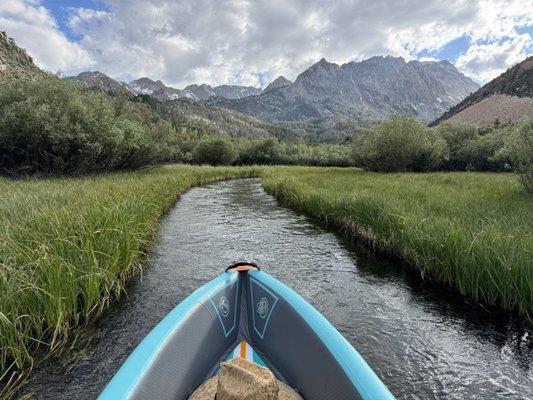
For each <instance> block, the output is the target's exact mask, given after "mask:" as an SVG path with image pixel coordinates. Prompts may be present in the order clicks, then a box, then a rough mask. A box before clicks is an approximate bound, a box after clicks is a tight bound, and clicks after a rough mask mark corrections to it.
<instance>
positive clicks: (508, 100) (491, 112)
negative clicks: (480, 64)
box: [429, 56, 533, 127]
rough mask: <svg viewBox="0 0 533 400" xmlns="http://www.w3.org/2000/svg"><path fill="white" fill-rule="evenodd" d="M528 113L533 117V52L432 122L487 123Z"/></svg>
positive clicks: (516, 117) (526, 115)
mask: <svg viewBox="0 0 533 400" xmlns="http://www.w3.org/2000/svg"><path fill="white" fill-rule="evenodd" d="M524 117H525V118H533V56H529V57H527V58H526V59H525V60H523V61H522V62H520V63H518V64H516V65H514V66H513V67H511V68H508V69H507V71H505V72H504V73H502V74H501V75H499V76H498V77H496V78H494V79H493V80H492V81H490V82H488V83H487V84H485V85H483V87H481V88H480V89H479V90H477V91H476V92H474V93H472V94H471V95H469V96H468V97H466V98H465V99H463V100H462V101H461V102H460V103H458V104H456V105H455V106H453V107H451V108H450V109H448V110H447V111H446V112H444V113H443V114H442V115H441V116H440V117H438V118H437V119H435V120H434V121H433V122H431V123H430V124H429V125H430V126H435V125H438V124H439V123H441V122H443V121H450V122H456V123H470V124H474V125H478V126H480V127H487V126H490V125H492V124H494V123H496V122H516V121H518V120H520V119H521V118H524Z"/></svg>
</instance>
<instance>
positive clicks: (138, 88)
mask: <svg viewBox="0 0 533 400" xmlns="http://www.w3.org/2000/svg"><path fill="white" fill-rule="evenodd" d="M128 86H129V88H130V89H131V90H132V91H133V93H135V94H141V93H142V94H149V95H151V96H153V97H155V98H156V99H158V100H159V101H167V100H176V99H181V98H183V97H187V98H191V99H196V96H194V94H192V93H191V92H189V91H187V90H179V89H175V88H173V87H170V86H166V85H165V84H164V83H163V82H161V81H153V80H151V79H150V78H141V79H137V80H135V81H131V82H130V83H129V85H128Z"/></svg>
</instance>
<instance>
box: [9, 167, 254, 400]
mask: <svg viewBox="0 0 533 400" xmlns="http://www.w3.org/2000/svg"><path fill="white" fill-rule="evenodd" d="M258 174H259V170H257V169H253V168H213V167H190V166H166V167H159V168H154V169H150V170H144V171H137V172H125V173H110V174H103V175H96V176H88V177H78V178H55V179H26V180H17V181H14V180H9V179H3V178H0V371H1V373H0V378H3V379H0V381H2V380H3V381H4V384H5V383H6V382H8V381H9V380H10V379H11V383H13V382H14V381H15V380H16V379H18V378H20V372H21V371H23V370H26V371H27V370H28V367H29V366H31V364H32V362H33V358H34V355H35V353H36V351H39V352H41V353H47V352H50V351H52V350H54V349H56V348H59V347H61V345H62V344H63V343H64V342H65V339H66V338H67V337H68V336H69V334H71V332H72V330H73V328H75V327H77V326H80V325H82V324H85V323H87V322H89V321H91V320H93V319H94V318H95V317H97V316H98V315H100V314H101V312H102V311H103V310H104V309H105V308H106V307H107V306H108V305H109V303H110V302H111V301H112V300H113V299H114V298H116V297H117V296H119V295H120V294H121V293H122V292H123V291H124V290H125V284H126V283H127V281H128V278H130V277H131V276H132V275H133V274H135V273H136V272H138V271H139V270H140V268H141V261H142V259H143V257H144V255H145V252H146V250H147V249H149V248H150V245H151V244H152V242H153V240H154V235H155V232H156V229H157V224H158V221H159V219H160V218H161V216H162V215H163V214H164V213H165V212H166V211H167V210H168V209H169V207H170V206H172V204H173V203H174V202H175V200H176V199H177V198H178V196H179V195H180V194H181V193H183V192H184V191H185V190H187V189H188V188H190V187H192V186H195V185H201V184H204V183H207V182H212V181H216V180H221V179H228V178H237V177H250V176H257V175H258ZM7 386H10V385H7ZM1 391H2V390H1V388H0V392H1ZM0 397H2V395H1V393H0Z"/></svg>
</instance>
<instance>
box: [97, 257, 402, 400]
mask: <svg viewBox="0 0 533 400" xmlns="http://www.w3.org/2000/svg"><path fill="white" fill-rule="evenodd" d="M234 357H241V358H246V359H247V360H249V361H251V362H255V363H257V364H260V365H262V366H265V367H267V368H269V369H270V370H271V371H272V372H273V373H274V375H275V376H276V377H277V378H278V379H279V380H281V381H283V382H285V383H287V384H288V385H290V386H291V387H292V388H294V389H295V390H296V391H297V392H298V393H299V394H300V395H301V396H302V397H303V398H304V399H305V400H354V399H363V400H389V399H394V397H393V395H392V394H391V393H390V391H389V390H388V389H387V387H386V386H385V385H384V384H383V382H381V380H380V379H379V378H378V376H377V375H376V374H375V373H374V372H373V371H372V369H371V368H370V367H369V365H368V364H367V363H366V362H365V360H364V359H363V358H362V357H361V355H359V353H358V352H357V351H356V350H355V349H354V348H353V347H352V345H350V343H348V341H347V340H346V339H345V338H344V337H343V336H342V335H341V334H340V333H339V332H338V331H337V330H336V329H335V328H334V327H333V325H331V324H330V323H329V322H328V321H327V320H326V318H324V317H323V316H322V315H321V314H320V313H319V312H318V311H317V310H316V309H315V308H313V307H312V306H311V305H310V304H309V303H308V302H306V301H305V300H304V299H303V298H302V297H301V296H299V295H298V294H297V293H296V292H294V291H293V290H292V289H290V288H288V287H287V286H286V285H284V284H283V283H281V282H280V281H278V280H277V279H275V278H273V277H272V276H270V275H269V274H268V273H266V272H264V271H262V270H260V268H259V267H257V266H256V265H255V264H251V263H238V264H235V265H233V266H231V267H229V268H228V269H227V270H226V271H225V272H224V273H222V274H221V275H219V276H217V277H216V278H214V279H213V280H211V281H210V282H208V283H206V284H205V285H204V286H202V287H200V288H199V289H197V290H196V291H195V292H194V293H192V294H191V295H190V296H188V297H187V298H186V299H185V300H183V301H182V302H181V303H180V304H179V305H178V306H176V308H174V309H173V310H172V311H171V312H170V313H168V315H167V316H166V317H165V318H163V320H162V321H161V322H160V323H159V324H158V325H157V326H156V327H155V328H154V329H153V330H152V331H151V332H150V333H149V334H148V335H147V336H146V337H145V338H144V339H143V341H142V342H141V343H140V344H139V345H138V346H137V348H136V349H135V350H134V351H133V353H132V354H131V355H130V356H129V357H128V359H127V360H126V361H125V363H124V364H123V365H122V367H121V368H120V369H119V370H118V372H117V373H116V374H115V376H114V377H113V378H112V380H111V381H110V382H109V383H108V385H107V386H106V387H105V389H104V391H103V392H102V393H101V394H100V396H99V397H98V398H99V400H120V399H128V400H130V399H131V400H140V399H152V400H186V399H187V398H188V397H189V396H190V395H191V393H192V392H194V390H195V389H196V388H197V387H198V386H200V385H201V384H202V383H203V382H204V381H205V380H206V379H209V378H210V377H212V376H214V375H216V374H217V372H218V370H219V365H220V363H221V362H223V361H225V360H228V359H230V358H234Z"/></svg>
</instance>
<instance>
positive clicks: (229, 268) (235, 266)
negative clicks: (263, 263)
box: [226, 261, 261, 272]
mask: <svg viewBox="0 0 533 400" xmlns="http://www.w3.org/2000/svg"><path fill="white" fill-rule="evenodd" d="M244 265H251V266H252V267H254V268H257V270H258V271H261V268H259V266H258V265H257V264H256V263H253V262H246V261H242V262H238V263H235V264H233V265H230V266H229V267H228V268H226V272H227V271H229V270H231V269H235V268H237V267H242V266H244Z"/></svg>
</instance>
